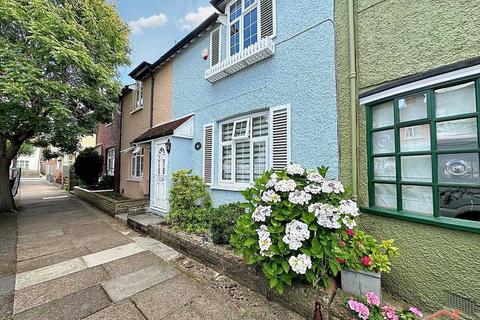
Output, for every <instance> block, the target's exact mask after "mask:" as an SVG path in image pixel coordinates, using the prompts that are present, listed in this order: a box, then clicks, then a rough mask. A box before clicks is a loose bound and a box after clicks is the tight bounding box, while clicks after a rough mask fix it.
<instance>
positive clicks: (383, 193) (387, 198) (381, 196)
mask: <svg viewBox="0 0 480 320" xmlns="http://www.w3.org/2000/svg"><path fill="white" fill-rule="evenodd" d="M375 206H377V207H379V208H387V209H395V210H396V209H397V187H396V186H395V185H394V184H383V183H376V184H375Z"/></svg>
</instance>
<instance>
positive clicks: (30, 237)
mask: <svg viewBox="0 0 480 320" xmlns="http://www.w3.org/2000/svg"><path fill="white" fill-rule="evenodd" d="M62 235H64V233H63V230H62V229H53V230H49V231H46V232H40V233H34V234H26V235H21V236H19V237H18V243H26V242H31V241H38V240H41V239H45V238H51V237H56V236H62Z"/></svg>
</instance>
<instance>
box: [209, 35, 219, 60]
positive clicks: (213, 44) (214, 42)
mask: <svg viewBox="0 0 480 320" xmlns="http://www.w3.org/2000/svg"><path fill="white" fill-rule="evenodd" d="M210 52H211V53H210V55H211V58H210V59H211V66H212V67H213V66H214V65H216V64H218V63H219V62H220V29H219V28H218V29H216V30H214V31H213V32H212V33H211V34H210Z"/></svg>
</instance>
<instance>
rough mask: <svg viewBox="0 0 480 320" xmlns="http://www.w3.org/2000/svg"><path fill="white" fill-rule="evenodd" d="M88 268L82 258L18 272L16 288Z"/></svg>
mask: <svg viewBox="0 0 480 320" xmlns="http://www.w3.org/2000/svg"><path fill="white" fill-rule="evenodd" d="M85 269H87V266H86V264H85V263H84V262H83V260H82V259H81V258H75V259H71V260H67V261H64V262H60V263H57V264H54V265H51V266H46V267H43V268H40V269H35V270H31V271H27V272H22V273H18V274H17V278H16V282H15V290H20V289H23V288H27V287H29V286H33V285H36V284H39V283H42V282H47V281H50V280H53V279H56V278H60V277H63V276H66V275H69V274H72V273H75V272H78V271H82V270H85Z"/></svg>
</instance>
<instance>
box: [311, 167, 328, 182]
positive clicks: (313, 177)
mask: <svg viewBox="0 0 480 320" xmlns="http://www.w3.org/2000/svg"><path fill="white" fill-rule="evenodd" d="M307 180H308V181H310V182H316V183H323V182H324V181H325V178H324V177H322V175H321V174H320V173H318V171H317V170H310V171H308V173H307Z"/></svg>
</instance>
